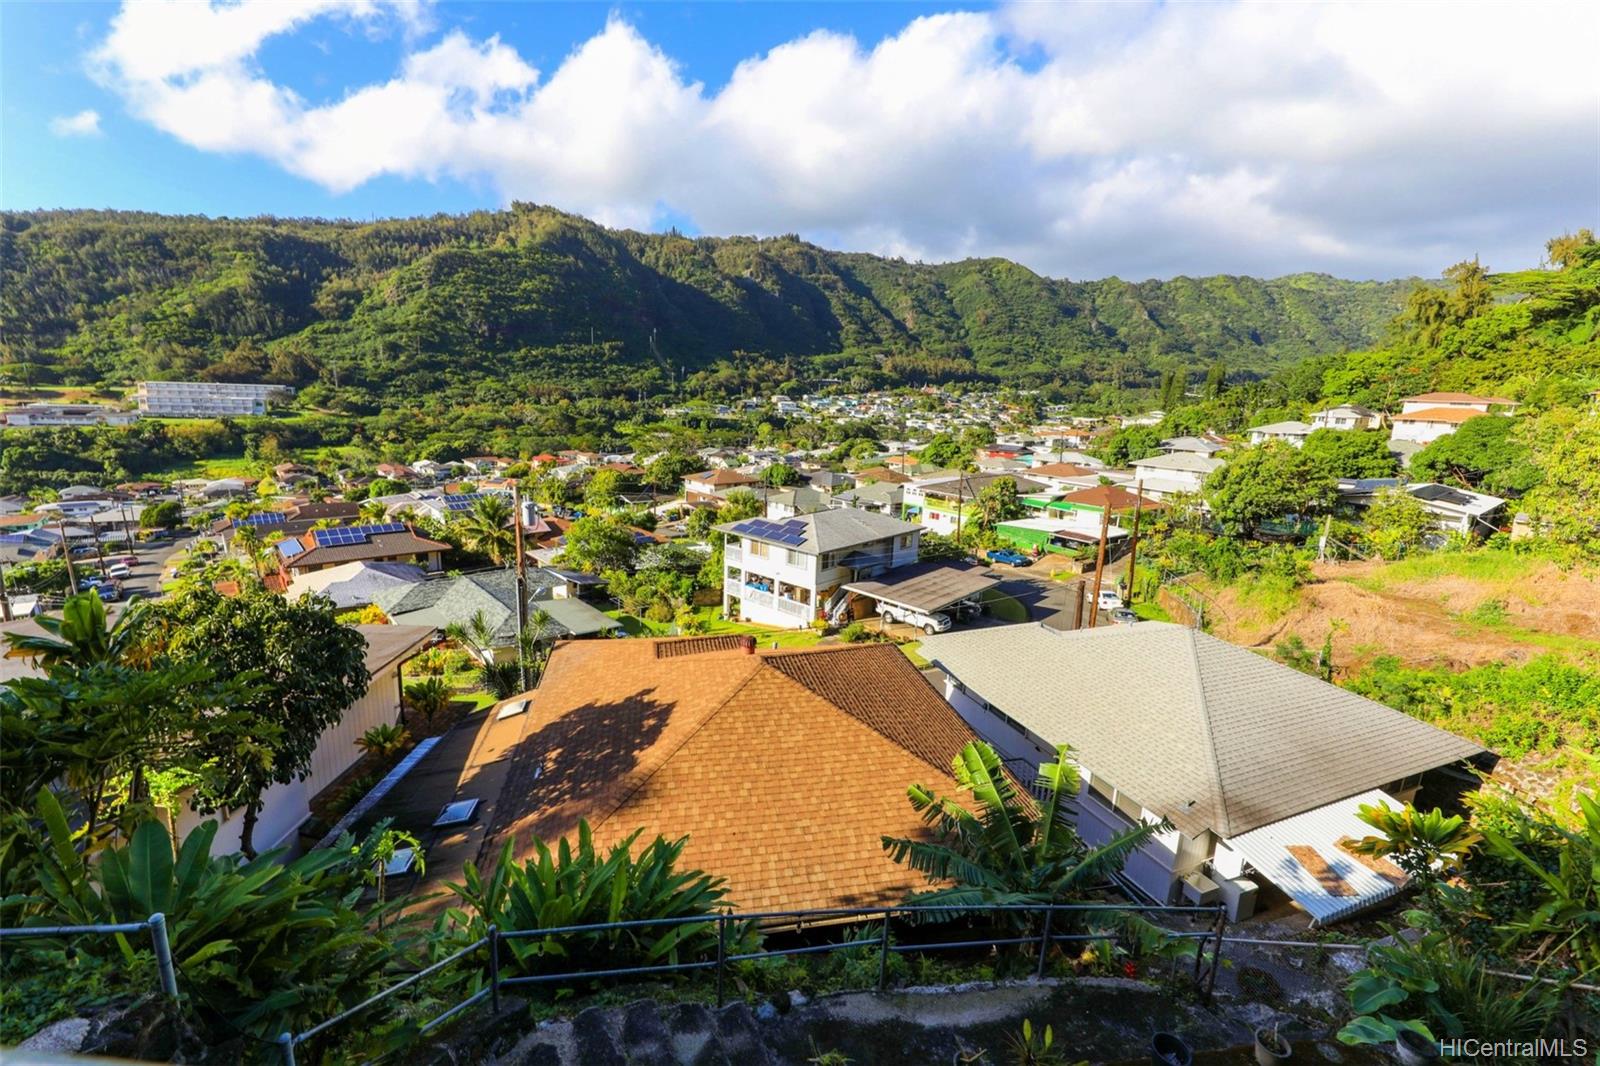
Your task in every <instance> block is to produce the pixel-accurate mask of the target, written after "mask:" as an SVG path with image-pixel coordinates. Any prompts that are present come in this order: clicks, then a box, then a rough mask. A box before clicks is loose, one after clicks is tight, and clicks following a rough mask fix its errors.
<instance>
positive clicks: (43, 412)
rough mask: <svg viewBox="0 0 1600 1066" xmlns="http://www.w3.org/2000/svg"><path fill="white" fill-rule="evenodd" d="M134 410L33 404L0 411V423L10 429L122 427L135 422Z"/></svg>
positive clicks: (72, 404) (137, 417)
mask: <svg viewBox="0 0 1600 1066" xmlns="http://www.w3.org/2000/svg"><path fill="white" fill-rule="evenodd" d="M138 420H139V415H138V414H137V413H136V412H134V411H123V410H119V409H118V408H115V407H106V406H104V405H102V404H79V403H33V404H26V405H24V406H22V407H10V408H6V409H5V410H0V425H3V426H6V427H8V428H11V429H23V428H26V427H30V426H126V425H128V424H130V423H132V422H137V421H138Z"/></svg>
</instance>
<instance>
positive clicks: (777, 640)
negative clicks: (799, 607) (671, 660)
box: [605, 607, 822, 648]
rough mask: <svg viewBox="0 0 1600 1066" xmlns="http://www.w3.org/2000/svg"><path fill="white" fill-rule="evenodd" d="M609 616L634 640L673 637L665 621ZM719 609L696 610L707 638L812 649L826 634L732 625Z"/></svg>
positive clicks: (612, 613)
mask: <svg viewBox="0 0 1600 1066" xmlns="http://www.w3.org/2000/svg"><path fill="white" fill-rule="evenodd" d="M605 613H606V617H607V618H612V619H615V620H616V621H618V622H621V623H622V631H623V632H624V633H626V634H628V636H630V637H665V636H672V635H673V633H672V629H673V627H672V626H671V625H670V624H668V623H665V622H651V621H649V620H647V619H644V618H639V617H638V616H636V615H631V614H624V613H623V612H622V611H620V610H614V611H607V612H605ZM717 615H718V609H717V608H715V607H701V608H699V609H697V610H696V611H695V616H696V617H697V618H699V619H700V620H701V621H702V622H704V623H705V630H704V633H703V634H702V635H704V636H734V635H737V636H745V635H749V636H753V637H755V638H756V641H757V642H758V643H759V644H761V645H762V646H763V647H768V648H770V647H772V646H773V645H774V644H776V645H777V646H778V647H780V648H809V647H811V646H812V645H813V644H815V643H816V642H817V641H818V640H820V639H822V634H820V633H818V632H817V631H816V630H814V629H774V628H772V627H771V626H758V625H754V624H752V623H750V622H731V621H728V620H727V619H725V618H719V617H717Z"/></svg>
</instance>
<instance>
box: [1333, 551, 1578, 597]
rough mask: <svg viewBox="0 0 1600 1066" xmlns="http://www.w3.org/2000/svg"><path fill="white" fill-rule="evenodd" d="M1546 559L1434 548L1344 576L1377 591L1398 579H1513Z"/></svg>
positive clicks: (1533, 568) (1360, 585) (1538, 565)
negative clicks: (1358, 574) (1362, 573)
mask: <svg viewBox="0 0 1600 1066" xmlns="http://www.w3.org/2000/svg"><path fill="white" fill-rule="evenodd" d="M1546 562H1547V560H1544V559H1541V558H1539V557H1538V556H1536V555H1517V554H1515V553H1513V552H1509V551H1498V550H1494V549H1488V548H1483V549H1478V550H1476V551H1464V552H1433V553H1430V554H1426V555H1414V556H1412V557H1411V558H1409V559H1401V560H1399V561H1397V562H1393V563H1389V564H1387V565H1385V566H1383V567H1382V568H1380V569H1378V570H1377V571H1375V572H1373V573H1372V574H1369V575H1367V576H1366V577H1361V578H1345V579H1341V580H1348V581H1349V582H1350V583H1351V584H1353V585H1357V586H1359V587H1361V588H1365V589H1368V590H1369V591H1373V592H1378V591H1381V590H1382V589H1384V588H1385V587H1387V586H1388V585H1389V584H1391V583H1393V582H1397V581H1427V580H1430V579H1433V578H1440V577H1464V578H1468V579H1470V580H1473V581H1506V582H1516V581H1521V580H1522V579H1524V578H1525V577H1526V576H1527V575H1528V573H1529V572H1530V571H1532V570H1536V569H1538V568H1540V567H1542V566H1544V565H1545V563H1546Z"/></svg>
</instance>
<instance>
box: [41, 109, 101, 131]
mask: <svg viewBox="0 0 1600 1066" xmlns="http://www.w3.org/2000/svg"><path fill="white" fill-rule="evenodd" d="M50 132H51V133H53V134H55V135H56V136H57V137H98V136H100V112H98V111H94V110H85V111H79V112H78V113H77V114H76V115H57V116H56V117H55V118H53V119H51V120H50Z"/></svg>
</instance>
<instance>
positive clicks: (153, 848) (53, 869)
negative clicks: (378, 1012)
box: [0, 789, 409, 1039]
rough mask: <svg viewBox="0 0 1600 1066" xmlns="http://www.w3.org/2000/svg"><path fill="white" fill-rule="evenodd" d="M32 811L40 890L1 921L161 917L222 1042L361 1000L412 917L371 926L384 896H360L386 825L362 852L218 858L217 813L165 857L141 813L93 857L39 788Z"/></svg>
mask: <svg viewBox="0 0 1600 1066" xmlns="http://www.w3.org/2000/svg"><path fill="white" fill-rule="evenodd" d="M37 815H38V821H39V824H40V826H41V827H42V833H41V835H40V838H39V839H38V840H37V842H36V844H37V847H38V850H39V853H40V862H39V865H38V877H37V881H36V885H35V887H34V888H33V890H32V891H30V892H28V893H26V894H19V895H14V896H11V897H8V898H7V899H5V900H4V901H3V902H0V916H3V918H4V920H5V922H6V923H7V924H17V925H23V926H40V925H85V924H98V923H121V922H137V921H143V920H145V919H146V918H148V917H149V916H150V915H151V914H154V913H158V912H159V913H161V914H163V915H164V916H165V917H166V922H167V932H168V941H169V944H170V946H171V949H172V959H173V963H174V965H175V967H176V968H177V972H178V977H179V988H180V991H181V992H183V993H184V996H185V1002H186V1004H187V1005H188V1006H189V1008H190V1009H191V1010H192V1011H194V1012H195V1017H196V1020H197V1021H198V1022H199V1023H200V1024H201V1025H202V1027H203V1028H205V1029H206V1031H210V1032H215V1033H217V1034H218V1038H219V1039H221V1038H222V1037H223V1036H225V1035H227V1034H228V1033H230V1032H231V1031H234V1030H239V1029H242V1030H245V1031H247V1032H253V1033H256V1034H257V1035H260V1036H263V1037H270V1036H275V1035H276V1034H277V1033H278V1032H279V1031H281V1030H282V1029H284V1028H294V1027H298V1026H301V1025H304V1024H307V1023H309V1022H311V1021H313V1020H319V1019H321V1018H324V1017H328V1016H330V1015H332V1014H335V1013H337V1012H338V1011H340V1010H342V1009H344V1007H347V1006H350V1005H352V1004H354V1003H356V1002H359V1001H360V1000H361V999H363V998H365V997H366V996H367V995H369V994H370V993H371V992H372V991H373V989H374V988H375V986H376V984H377V981H378V978H379V977H380V976H381V975H382V973H383V971H384V970H385V969H386V968H388V967H389V966H390V965H391V964H392V963H394V962H395V961H396V960H397V959H398V958H399V957H400V956H401V954H402V952H403V951H404V950H406V948H408V947H409V940H408V936H407V932H406V930H407V929H408V928H409V927H408V925H407V923H405V922H401V923H399V924H398V926H397V925H394V924H391V925H390V927H389V928H388V929H384V928H382V927H381V926H375V923H377V922H379V921H380V920H381V919H383V918H384V917H386V916H387V915H388V914H389V913H390V912H391V911H392V910H394V909H395V906H394V905H393V904H380V905H374V906H364V905H362V903H361V899H362V896H363V893H364V892H365V890H366V889H367V887H368V884H369V883H370V881H371V871H372V869H373V868H374V865H375V863H376V862H377V860H378V855H379V849H380V848H381V847H382V846H383V843H384V830H386V828H387V827H386V826H380V827H378V829H377V830H375V832H374V834H373V835H372V836H370V837H369V838H368V839H367V840H366V841H365V842H363V843H362V844H361V845H359V846H358V845H355V844H354V842H353V841H351V840H348V839H347V840H345V841H342V842H341V844H340V845H339V846H337V847H334V848H330V849H323V850H318V851H311V852H308V853H307V854H305V855H303V856H301V857H300V858H298V859H295V860H293V861H290V862H285V861H284V853H283V852H282V851H281V850H280V851H274V852H266V853H263V854H261V855H259V856H257V857H256V858H254V859H245V858H244V857H243V856H241V855H238V854H227V855H215V854H213V846H214V843H215V839H216V834H217V823H216V822H214V821H207V822H205V823H203V824H202V825H200V826H199V827H198V828H196V829H194V830H193V831H191V832H190V833H189V834H188V836H187V837H185V838H184V840H183V842H182V844H181V846H180V847H178V849H177V850H176V852H174V850H173V846H172V839H171V836H170V835H169V833H168V831H167V829H166V827H165V826H164V825H162V824H161V823H159V822H155V821H147V822H144V823H142V824H141V825H140V826H139V827H138V828H137V829H136V830H134V832H133V835H132V837H131V839H130V840H129V841H128V843H127V844H126V845H117V846H112V847H108V848H106V849H105V850H103V851H102V852H101V853H100V854H99V855H98V856H96V859H95V861H92V862H91V861H90V860H89V858H88V857H87V856H86V855H84V854H83V853H82V852H81V851H80V850H79V849H78V847H77V842H76V840H75V835H74V834H73V832H72V830H71V828H70V826H69V824H68V821H67V816H66V813H65V811H64V810H63V808H62V807H61V805H60V803H59V802H58V801H57V800H56V798H55V796H54V795H53V794H52V793H51V792H50V791H49V790H48V789H46V790H43V791H41V792H40V794H39V797H38V804H37ZM101 945H107V948H102V947H101ZM58 946H59V945H58ZM73 947H75V948H76V949H77V950H80V951H85V952H96V951H101V950H111V951H114V952H116V953H117V955H118V956H120V959H121V961H122V962H123V963H125V964H128V965H129V966H131V965H132V964H133V963H134V962H135V960H136V959H137V958H138V956H140V955H141V954H143V953H145V952H148V951H149V950H150V948H149V945H148V944H147V943H146V942H144V941H143V940H142V939H140V938H137V937H134V938H129V937H126V936H120V935H119V936H117V937H115V938H113V939H111V940H101V939H95V938H89V939H83V940H78V941H74V942H73Z"/></svg>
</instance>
